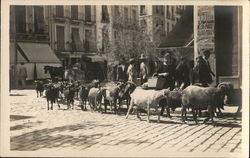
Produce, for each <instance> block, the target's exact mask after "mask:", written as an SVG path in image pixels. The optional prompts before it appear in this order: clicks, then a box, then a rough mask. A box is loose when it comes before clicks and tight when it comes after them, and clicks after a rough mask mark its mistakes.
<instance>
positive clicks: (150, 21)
mask: <svg viewBox="0 0 250 158" xmlns="http://www.w3.org/2000/svg"><path fill="white" fill-rule="evenodd" d="M185 8H186V7H185V6H146V5H141V6H139V12H140V13H139V19H140V25H141V26H143V27H145V28H146V33H147V34H148V36H149V37H151V40H152V41H154V42H155V43H156V44H157V45H159V44H160V43H161V41H162V40H163V39H164V38H165V37H166V36H167V35H168V33H169V32H171V31H172V29H173V28H174V27H175V25H176V23H177V22H178V21H179V20H180V18H181V16H182V14H183V13H184V10H185Z"/></svg>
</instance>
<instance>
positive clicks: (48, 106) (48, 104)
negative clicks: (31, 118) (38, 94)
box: [47, 100, 49, 110]
mask: <svg viewBox="0 0 250 158" xmlns="http://www.w3.org/2000/svg"><path fill="white" fill-rule="evenodd" d="M47 105H48V110H49V101H48V100H47Z"/></svg>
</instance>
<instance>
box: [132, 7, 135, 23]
mask: <svg viewBox="0 0 250 158" xmlns="http://www.w3.org/2000/svg"><path fill="white" fill-rule="evenodd" d="M132 19H133V23H134V24H135V23H136V10H133V11H132Z"/></svg>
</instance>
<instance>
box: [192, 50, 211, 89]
mask: <svg viewBox="0 0 250 158" xmlns="http://www.w3.org/2000/svg"><path fill="white" fill-rule="evenodd" d="M209 57H210V51H209V50H206V51H204V52H203V56H198V57H197V58H196V62H197V64H196V66H195V68H194V73H195V83H201V84H202V86H204V87H208V84H210V83H212V81H213V80H212V76H211V75H213V76H215V74H214V73H213V72H212V70H211V67H210V64H209V61H208V59H209Z"/></svg>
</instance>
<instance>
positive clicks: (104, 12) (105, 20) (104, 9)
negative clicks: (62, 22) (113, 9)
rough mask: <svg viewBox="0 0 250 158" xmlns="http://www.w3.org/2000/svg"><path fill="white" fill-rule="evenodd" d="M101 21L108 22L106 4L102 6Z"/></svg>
mask: <svg viewBox="0 0 250 158" xmlns="http://www.w3.org/2000/svg"><path fill="white" fill-rule="evenodd" d="M102 22H109V13H108V8H107V6H106V5H105V6H102Z"/></svg>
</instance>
